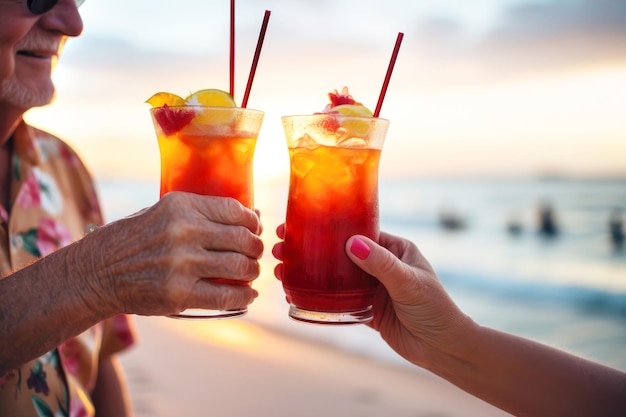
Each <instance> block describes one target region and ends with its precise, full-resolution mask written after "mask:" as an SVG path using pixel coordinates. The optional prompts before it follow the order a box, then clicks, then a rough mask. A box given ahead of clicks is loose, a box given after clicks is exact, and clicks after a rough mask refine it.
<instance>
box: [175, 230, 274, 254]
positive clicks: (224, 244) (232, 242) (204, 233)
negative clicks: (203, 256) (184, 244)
mask: <svg viewBox="0 0 626 417" xmlns="http://www.w3.org/2000/svg"><path fill="white" fill-rule="evenodd" d="M190 226H191V228H193V227H194V225H190ZM203 226H204V227H203V228H201V229H198V230H196V231H195V232H193V231H190V233H200V236H199V239H201V244H202V247H203V248H204V249H205V250H207V251H232V252H239V253H241V254H243V255H246V256H248V257H251V258H254V259H258V258H260V257H261V255H262V254H263V240H262V239H261V238H260V237H259V236H258V235H256V234H254V233H252V232H251V231H250V230H248V229H247V228H245V227H243V226H229V225H223V224H219V223H212V222H204V225H203ZM195 227H196V228H197V225H195ZM187 238H188V239H189V235H188V236H187Z"/></svg>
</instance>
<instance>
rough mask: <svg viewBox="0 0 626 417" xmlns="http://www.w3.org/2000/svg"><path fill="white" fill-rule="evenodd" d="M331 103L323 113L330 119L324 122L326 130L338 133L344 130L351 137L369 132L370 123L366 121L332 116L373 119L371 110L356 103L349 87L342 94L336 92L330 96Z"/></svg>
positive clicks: (342, 90)
mask: <svg viewBox="0 0 626 417" xmlns="http://www.w3.org/2000/svg"><path fill="white" fill-rule="evenodd" d="M328 98H329V99H330V103H329V104H327V105H326V107H325V108H324V111H323V112H322V113H325V114H328V115H329V117H328V119H327V120H325V121H324V124H323V125H324V128H325V129H326V130H327V131H329V132H337V131H339V129H342V130H344V131H345V132H346V134H347V135H349V136H363V135H365V134H367V131H368V130H369V123H368V122H367V121H365V120H345V119H342V118H338V117H332V115H334V114H336V115H342V116H350V117H366V118H371V117H373V115H372V112H371V110H370V109H368V108H367V107H365V106H364V105H362V104H361V103H359V102H358V101H355V100H354V98H353V97H352V96H351V95H350V93H349V91H348V87H343V88H342V89H341V92H337V90H334V91H333V92H332V93H329V94H328Z"/></svg>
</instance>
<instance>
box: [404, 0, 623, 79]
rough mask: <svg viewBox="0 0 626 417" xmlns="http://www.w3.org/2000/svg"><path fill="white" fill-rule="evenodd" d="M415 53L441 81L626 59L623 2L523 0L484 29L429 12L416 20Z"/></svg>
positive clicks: (533, 72)
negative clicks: (473, 27)
mask: <svg viewBox="0 0 626 417" xmlns="http://www.w3.org/2000/svg"><path fill="white" fill-rule="evenodd" d="M415 32H416V35H415V38H416V39H415V43H416V45H417V47H416V48H415V49H414V52H415V53H416V54H417V55H418V56H420V57H421V60H422V62H426V63H428V65H430V66H432V68H431V71H430V73H429V76H432V77H433V79H437V80H439V81H443V82H451V81H452V80H454V81H468V82H477V81H478V82H484V81H485V80H494V81H497V80H501V79H503V78H520V77H527V76H533V75H540V74H547V73H556V72H571V71H579V70H585V69H590V68H594V67H603V66H609V65H625V64H626V2H625V1H622V0H583V1H571V0H570V1H558V0H555V1H551V2H543V3H538V2H525V3H522V4H517V5H515V6H510V7H509V8H506V9H505V10H504V11H503V12H502V14H501V15H500V16H499V18H498V19H497V22H496V23H495V24H494V25H493V26H492V27H491V28H489V29H487V30H485V31H484V32H482V33H479V34H476V33H473V32H470V31H469V30H468V28H467V27H464V26H463V24H462V22H459V21H457V20H453V19H450V18H441V17H429V18H426V19H421V20H419V21H418V23H417V25H416V31H415Z"/></svg>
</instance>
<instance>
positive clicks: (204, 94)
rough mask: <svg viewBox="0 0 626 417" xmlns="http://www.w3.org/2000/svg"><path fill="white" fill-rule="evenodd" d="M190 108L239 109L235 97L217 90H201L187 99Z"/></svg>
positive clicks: (186, 102)
mask: <svg viewBox="0 0 626 417" xmlns="http://www.w3.org/2000/svg"><path fill="white" fill-rule="evenodd" d="M185 104H187V105H189V106H211V107H237V104H235V100H234V99H233V97H232V96H231V95H230V94H228V93H227V92H226V91H222V90H218V89H215V88H211V89H206V90H199V91H196V92H195V93H193V94H190V95H188V96H187V97H186V98H185Z"/></svg>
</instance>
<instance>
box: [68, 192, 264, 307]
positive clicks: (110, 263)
mask: <svg viewBox="0 0 626 417" xmlns="http://www.w3.org/2000/svg"><path fill="white" fill-rule="evenodd" d="M260 232H261V223H260V220H259V217H258V215H257V214H256V213H255V212H254V211H252V210H249V209H247V208H246V207H244V206H242V205H241V204H240V203H239V202H237V201H236V200H234V199H230V198H223V197H207V196H200V195H196V194H190V193H181V192H173V193H169V194H167V195H165V196H163V198H162V199H161V200H159V202H157V203H156V204H155V205H154V206H152V207H150V208H148V209H145V210H143V211H141V212H139V213H137V214H135V215H133V216H130V217H127V218H125V219H122V220H119V221H117V222H114V223H111V224H109V225H107V226H104V227H101V228H99V229H98V230H96V231H95V232H93V233H91V234H89V235H88V236H86V237H85V238H84V239H83V241H82V243H81V246H82V248H81V250H80V252H81V253H82V254H85V259H82V260H78V262H77V265H79V266H81V267H82V268H85V270H84V275H85V277H96V279H92V280H87V284H88V285H90V286H91V287H92V289H93V291H94V292H95V293H96V294H97V295H98V296H97V297H94V299H99V300H100V301H99V302H103V303H107V304H108V305H107V306H100V307H104V308H107V309H111V308H112V309H113V311H115V312H124V313H134V314H140V315H169V314H176V313H178V312H180V311H182V310H184V309H186V308H205V309H219V310H230V309H239V308H245V307H246V306H247V305H248V304H250V303H251V302H252V301H253V300H254V298H256V296H257V292H256V290H254V289H252V288H251V287H250V285H249V283H250V281H252V280H253V279H255V278H256V277H258V275H259V272H260V270H259V262H258V259H259V258H260V257H261V254H262V253H263V243H262V241H261V238H260V237H259V234H260ZM206 278H228V279H231V280H236V281H238V282H239V283H240V284H241V285H229V284H223V283H216V282H212V281H211V280H210V279H206ZM89 299H91V297H90V298H89ZM94 308H97V307H96V306H94Z"/></svg>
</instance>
